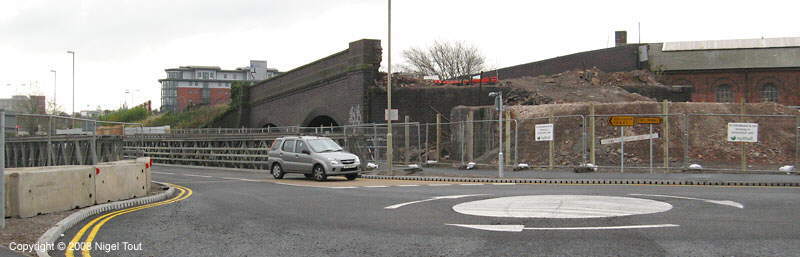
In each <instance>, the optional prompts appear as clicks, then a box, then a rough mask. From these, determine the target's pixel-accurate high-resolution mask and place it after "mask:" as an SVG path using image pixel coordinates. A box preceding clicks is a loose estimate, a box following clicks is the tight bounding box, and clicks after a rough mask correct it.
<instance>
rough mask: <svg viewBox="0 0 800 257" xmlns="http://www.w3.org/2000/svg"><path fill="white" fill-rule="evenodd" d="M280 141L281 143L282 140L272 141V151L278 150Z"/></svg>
mask: <svg viewBox="0 0 800 257" xmlns="http://www.w3.org/2000/svg"><path fill="white" fill-rule="evenodd" d="M281 143H283V140H280V139H275V141H273V142H272V147H270V150H272V151H276V150H278V149H279V148H281Z"/></svg>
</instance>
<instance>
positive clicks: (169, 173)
mask: <svg viewBox="0 0 800 257" xmlns="http://www.w3.org/2000/svg"><path fill="white" fill-rule="evenodd" d="M152 173H155V174H164V175H175V173H171V172H158V171H153V172H152Z"/></svg>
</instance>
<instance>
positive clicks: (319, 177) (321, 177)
mask: <svg viewBox="0 0 800 257" xmlns="http://www.w3.org/2000/svg"><path fill="white" fill-rule="evenodd" d="M325 179H328V176H327V175H325V168H323V167H322V165H315V166H314V180H316V181H325Z"/></svg>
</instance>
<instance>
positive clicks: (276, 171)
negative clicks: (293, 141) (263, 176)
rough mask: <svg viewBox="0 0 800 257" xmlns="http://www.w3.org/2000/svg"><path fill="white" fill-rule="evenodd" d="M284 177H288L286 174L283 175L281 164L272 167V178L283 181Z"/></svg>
mask: <svg viewBox="0 0 800 257" xmlns="http://www.w3.org/2000/svg"><path fill="white" fill-rule="evenodd" d="M283 175H286V173H283V167H281V165H280V164H277V163H276V164H275V165H272V177H274V178H275V179H282V178H283Z"/></svg>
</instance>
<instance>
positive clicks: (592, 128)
mask: <svg viewBox="0 0 800 257" xmlns="http://www.w3.org/2000/svg"><path fill="white" fill-rule="evenodd" d="M594 115H595V114H594V103H591V104H589V132H590V133H591V135H592V136H591V140H592V141H591V148H589V162H591V163H592V164H594V165H597V159H596V158H595V155H596V153H597V150H596V147H597V146H596V145H595V143H596V142H595V119H596V118H595V116H594Z"/></svg>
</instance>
